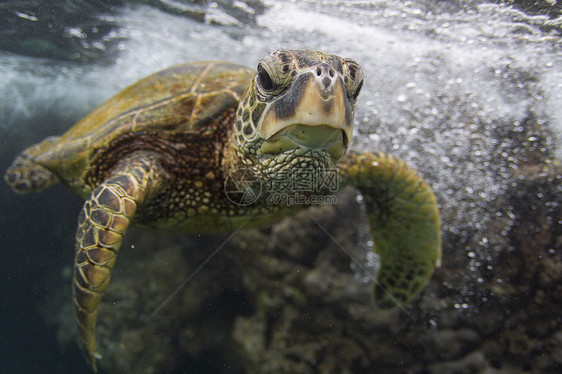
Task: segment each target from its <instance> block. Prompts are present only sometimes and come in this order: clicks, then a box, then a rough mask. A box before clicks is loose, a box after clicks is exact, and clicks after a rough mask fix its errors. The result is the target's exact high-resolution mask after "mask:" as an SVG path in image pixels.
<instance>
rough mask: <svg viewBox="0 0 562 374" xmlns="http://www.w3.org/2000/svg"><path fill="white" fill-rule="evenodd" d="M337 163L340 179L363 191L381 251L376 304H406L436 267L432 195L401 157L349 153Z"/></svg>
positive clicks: (377, 248)
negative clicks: (339, 169)
mask: <svg viewBox="0 0 562 374" xmlns="http://www.w3.org/2000/svg"><path fill="white" fill-rule="evenodd" d="M341 165H342V167H341V175H342V179H343V183H344V184H350V185H353V186H355V187H356V188H358V189H359V191H360V192H361V194H362V195H363V200H364V202H365V204H366V207H367V214H368V217H369V223H370V225H371V234H372V236H373V239H374V246H375V252H376V253H377V254H378V255H380V261H381V268H380V271H379V274H378V277H377V283H376V286H375V303H376V305H377V306H379V307H380V308H383V309H390V308H393V307H396V306H398V305H400V304H403V303H407V302H409V301H410V300H412V299H413V298H414V297H415V296H416V295H417V294H418V293H419V292H420V291H421V290H422V289H423V288H424V287H425V285H426V283H427V281H428V280H429V278H430V277H431V275H432V274H433V270H434V268H435V266H439V265H440V261H441V232H440V222H439V210H438V208H437V203H436V201H435V196H434V195H433V192H432V191H431V188H430V187H429V186H428V185H427V183H426V182H425V181H424V180H423V179H422V178H421V177H420V176H419V175H418V174H417V173H416V172H415V171H413V170H412V169H410V168H409V167H408V166H407V165H406V164H405V163H404V162H403V161H400V160H398V159H396V158H393V157H391V156H387V155H385V154H382V153H379V154H371V153H369V152H364V153H356V152H351V153H349V154H348V155H347V156H345V157H344V159H343V160H342V164H341Z"/></svg>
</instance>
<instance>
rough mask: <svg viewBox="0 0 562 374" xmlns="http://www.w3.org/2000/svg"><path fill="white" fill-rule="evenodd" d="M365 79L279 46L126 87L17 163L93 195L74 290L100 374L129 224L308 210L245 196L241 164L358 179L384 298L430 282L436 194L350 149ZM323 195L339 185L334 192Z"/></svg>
mask: <svg viewBox="0 0 562 374" xmlns="http://www.w3.org/2000/svg"><path fill="white" fill-rule="evenodd" d="M362 84H363V73H362V71H361V68H360V67H359V65H358V64H357V63H355V62H354V61H353V60H350V59H346V58H341V57H338V56H333V55H326V54H323V53H321V52H310V51H285V50H278V51H273V52H271V53H269V54H267V55H266V56H265V57H264V58H263V59H262V60H261V61H260V63H259V64H258V68H257V72H256V73H255V75H254V73H253V72H252V71H251V70H250V69H247V68H245V67H242V66H239V65H235V64H229V63H223V62H200V63H193V64H186V65H180V66H176V67H172V68H169V69H167V70H164V71H162V72H159V73H156V74H153V75H151V76H149V77H147V78H145V79H143V80H141V81H139V82H137V83H136V84H134V85H132V86H130V87H128V88H126V89H125V90H123V91H122V92H120V93H119V94H117V95H116V96H114V97H113V98H111V99H110V100H109V101H107V102H106V103H105V104H103V105H101V106H100V107H99V108H98V109H96V110H95V111H93V112H92V113H90V114H89V115H88V116H87V117H85V118H84V119H83V120H82V121H80V122H79V123H77V124H76V125H75V126H74V127H72V128H71V129H70V130H69V131H68V132H67V133H65V134H64V135H62V136H61V137H51V138H47V139H46V140H44V141H43V142H41V143H39V144H36V145H33V146H31V147H29V148H27V149H26V150H24V151H23V152H22V153H21V154H20V155H18V156H17V157H16V159H15V161H14V162H13V164H12V165H11V166H10V168H9V169H8V170H7V172H6V175H5V180H6V182H7V183H8V184H9V185H10V186H11V187H12V188H13V189H14V190H15V191H16V192H19V193H27V192H31V191H40V190H42V189H44V188H47V187H48V186H50V185H52V184H54V183H57V182H62V183H64V184H66V185H68V186H69V187H70V188H71V189H72V190H73V191H74V192H75V193H77V194H78V195H80V196H82V197H83V198H84V199H85V200H86V202H85V204H84V207H83V209H82V211H81V212H80V215H79V219H78V230H77V233H76V256H75V268H74V279H73V293H74V306H75V315H76V321H77V324H78V330H79V335H80V342H81V345H82V348H83V350H84V352H85V353H86V355H87V357H88V361H89V362H90V364H91V365H92V368H93V369H94V371H96V370H97V360H98V359H99V358H101V355H100V354H99V353H98V352H97V348H96V340H95V325H96V319H97V314H98V310H99V309H98V307H99V304H100V302H101V299H102V296H103V293H104V291H105V290H106V288H107V286H108V284H109V280H110V276H111V270H112V269H113V266H114V264H115V260H116V257H117V253H118V251H119V248H120V246H121V243H122V240H123V236H124V235H125V233H126V230H127V228H128V227H129V225H130V224H137V225H140V226H144V227H149V228H152V229H157V230H162V231H171V232H191V233H200V232H217V231H232V230H234V229H236V228H249V227H258V226H262V225H267V224H271V223H273V222H275V221H277V220H279V219H281V218H282V217H284V216H286V215H287V214H290V213H293V212H295V211H297V210H298V209H300V208H301V207H295V206H286V205H283V204H272V203H271V201H268V199H267V198H268V196H269V191H267V189H265V190H260V191H259V192H260V194H257V195H256V199H255V201H251V203H249V204H236V203H235V202H233V201H232V200H231V199H230V198H229V196H227V193H225V191H226V188H225V183H226V181H227V178H228V176H229V175H232V173H233V172H236V170H240V169H243V170H244V171H247V172H248V173H249V174H250V175H252V176H254V177H255V178H257V179H259V180H260V181H261V182H262V185H263V186H268V185H270V184H271V183H272V182H275V181H276V180H277V179H279V178H280V176H282V175H285V174H284V173H287V172H291V173H292V176H293V178H296V179H304V178H305V177H306V175H307V174H306V173H308V174H310V171H311V170H313V171H314V173H315V174H316V175H319V176H323V175H328V173H329V172H330V171H331V170H337V172H338V175H339V178H340V183H339V187H340V188H341V187H343V186H346V185H352V186H355V187H356V188H358V189H359V191H360V192H361V193H362V194H363V196H364V201H365V204H366V207H367V212H368V216H369V221H370V225H371V232H372V236H373V239H374V243H375V250H376V252H377V253H378V254H379V255H380V256H381V270H380V272H379V275H378V280H377V284H376V286H375V294H374V295H375V302H376V304H377V305H378V306H379V307H382V308H392V307H394V306H396V305H399V304H402V303H406V302H408V301H410V300H411V299H412V298H414V297H415V296H416V295H417V294H418V293H419V292H420V291H421V290H422V289H423V287H424V286H425V284H426V282H427V281H428V279H429V278H430V277H431V274H432V273H433V269H434V268H435V266H437V265H438V264H439V261H440V258H441V242H440V227H439V213H438V209H437V204H436V202H435V197H434V195H433V193H432V191H431V189H430V188H429V186H428V185H427V184H426V183H425V182H424V181H423V179H422V178H421V177H420V176H418V175H417V174H416V173H415V172H414V171H413V170H412V169H410V168H408V166H407V165H406V164H405V163H404V162H402V161H399V160H397V159H395V158H393V157H390V156H387V155H384V154H371V153H368V152H364V153H357V152H348V153H345V152H346V149H347V147H348V146H349V141H350V139H351V136H352V130H353V116H354V107H355V102H356V99H357V96H358V94H359V91H360V89H361V86H362ZM245 188H246V189H247V190H248V191H250V190H251V189H252V187H248V186H246V187H245ZM251 192H255V191H253V190H252V191H251ZM284 192H286V193H291V194H292V193H296V192H297V191H292V190H287V191H284ZM313 192H314V193H316V194H326V193H328V191H327V190H326V189H325V188H324V187H322V188H319V189H318V190H315V191H313ZM298 193H299V194H301V195H302V196H307V194H308V195H309V194H310V193H312V192H311V191H298Z"/></svg>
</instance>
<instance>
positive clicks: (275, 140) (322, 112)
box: [258, 63, 353, 160]
mask: <svg viewBox="0 0 562 374" xmlns="http://www.w3.org/2000/svg"><path fill="white" fill-rule="evenodd" d="M264 112H265V113H264V115H263V116H262V120H261V122H260V124H259V125H258V129H259V130H258V131H259V132H260V135H261V137H262V138H263V139H265V142H264V145H263V146H262V150H263V152H264V153H272V152H273V153H278V152H281V151H284V150H286V149H285V148H287V147H288V146H289V144H288V142H286V141H284V140H282V139H281V137H282V136H285V138H286V139H288V140H291V142H290V143H292V144H293V145H291V146H290V148H294V147H296V146H298V147H301V148H310V149H320V148H321V149H325V150H327V151H328V152H330V153H331V155H332V157H333V158H334V159H338V160H339V158H341V156H342V155H343V153H344V152H345V149H347V147H348V146H349V141H350V139H351V135H352V131H353V105H352V104H351V102H350V101H349V98H348V96H347V93H346V90H345V86H344V83H343V78H342V76H341V74H340V73H338V72H337V71H335V70H334V69H333V68H332V67H330V66H329V65H328V64H326V63H321V64H318V65H316V66H314V67H312V68H310V69H308V70H306V71H305V72H302V73H301V74H300V75H299V76H298V77H297V78H296V79H295V81H294V83H293V85H292V86H291V87H290V88H289V89H288V90H287V91H286V92H285V93H284V94H282V95H281V96H279V97H278V98H277V99H276V100H274V101H273V102H271V103H270V104H269V105H268V107H267V108H266V109H265V111H264ZM281 143H283V144H281ZM285 143H287V144H285Z"/></svg>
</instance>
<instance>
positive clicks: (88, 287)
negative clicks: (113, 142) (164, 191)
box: [72, 152, 160, 372]
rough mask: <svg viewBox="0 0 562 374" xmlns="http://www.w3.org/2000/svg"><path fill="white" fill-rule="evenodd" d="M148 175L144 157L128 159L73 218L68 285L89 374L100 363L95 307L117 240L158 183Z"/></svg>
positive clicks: (148, 160)
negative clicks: (73, 246) (71, 275)
mask: <svg viewBox="0 0 562 374" xmlns="http://www.w3.org/2000/svg"><path fill="white" fill-rule="evenodd" d="M154 170H158V165H157V163H156V162H155V161H154V159H153V158H152V157H150V155H147V154H145V153H143V152H139V153H137V154H134V155H132V156H131V158H129V159H127V160H126V161H125V162H123V163H121V164H120V165H119V166H118V167H116V169H115V170H114V172H113V173H112V176H111V177H110V178H108V179H107V180H106V181H105V182H104V183H103V184H101V185H100V186H99V187H97V188H96V189H95V190H94V191H93V192H92V194H91V196H90V198H89V199H88V200H86V202H85V204H84V207H83V208H82V211H81V212H80V215H79V217H78V230H77V231H76V255H75V262H74V279H73V284H72V286H73V287H72V289H73V295H74V309H75V316H76V321H77V322H78V332H79V338H80V344H81V345H82V349H83V350H84V352H85V353H86V355H87V357H88V361H89V363H90V365H91V366H92V369H93V370H94V372H96V371H97V360H98V359H100V358H101V355H100V354H99V353H98V352H97V351H96V319H97V315H98V307H99V304H100V302H101V299H102V296H103V293H104V292H105V290H106V288H107V286H108V285H109V279H110V277H111V271H112V269H113V266H114V265H115V260H116V258H117V253H118V252H119V248H120V247H121V243H122V241H123V236H124V235H125V233H126V231H127V228H128V227H129V225H130V223H131V221H132V219H133V217H134V215H135V213H136V211H137V208H138V206H140V205H142V203H143V202H144V200H145V198H146V197H147V195H148V194H149V193H150V191H151V190H153V189H154V188H155V187H156V186H157V183H158V181H159V180H160V178H159V176H157V175H155V172H154Z"/></svg>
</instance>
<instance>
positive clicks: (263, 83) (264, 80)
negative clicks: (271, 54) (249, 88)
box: [258, 64, 275, 91]
mask: <svg viewBox="0 0 562 374" xmlns="http://www.w3.org/2000/svg"><path fill="white" fill-rule="evenodd" d="M258 84H259V85H260V87H261V88H263V89H264V90H266V91H271V90H273V89H274V88H275V87H274V85H273V81H272V80H271V77H270V76H269V73H268V72H267V70H265V68H264V67H263V65H261V64H260V65H258Z"/></svg>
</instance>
